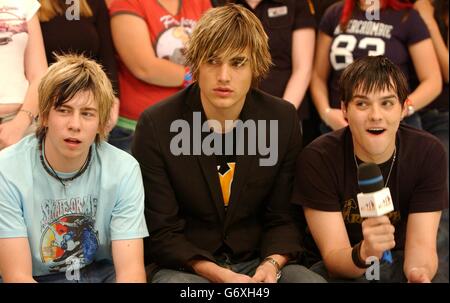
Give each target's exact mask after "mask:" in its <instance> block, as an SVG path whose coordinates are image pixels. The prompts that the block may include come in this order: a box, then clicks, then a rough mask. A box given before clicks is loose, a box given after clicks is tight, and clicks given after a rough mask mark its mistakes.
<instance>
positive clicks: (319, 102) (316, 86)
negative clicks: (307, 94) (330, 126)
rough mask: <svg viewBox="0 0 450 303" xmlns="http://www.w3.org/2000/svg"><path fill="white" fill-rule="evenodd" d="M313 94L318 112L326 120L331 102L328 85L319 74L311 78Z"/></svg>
mask: <svg viewBox="0 0 450 303" xmlns="http://www.w3.org/2000/svg"><path fill="white" fill-rule="evenodd" d="M311 96H312V100H313V103H314V105H315V106H316V109H317V112H318V113H319V115H320V117H321V118H322V120H324V117H325V114H326V112H325V111H326V109H327V108H330V102H329V99H328V87H327V85H326V82H325V81H324V80H323V79H321V78H320V77H319V76H318V75H314V74H313V76H312V78H311Z"/></svg>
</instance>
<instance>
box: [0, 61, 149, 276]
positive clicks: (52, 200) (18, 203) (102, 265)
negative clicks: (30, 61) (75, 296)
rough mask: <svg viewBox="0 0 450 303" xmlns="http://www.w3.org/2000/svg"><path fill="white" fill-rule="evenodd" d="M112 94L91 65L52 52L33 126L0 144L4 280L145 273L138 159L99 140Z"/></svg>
mask: <svg viewBox="0 0 450 303" xmlns="http://www.w3.org/2000/svg"><path fill="white" fill-rule="evenodd" d="M113 102H114V95H113V91H112V88H111V83H110V82H109V80H108V78H107V76H106V74H105V73H104V72H103V70H102V69H101V67H100V65H98V64H97V63H95V62H94V61H91V60H88V59H86V58H85V57H82V56H75V55H68V56H62V57H59V58H58V61H57V62H56V63H55V64H53V65H52V66H51V67H50V68H49V70H48V72H47V74H46V75H45V76H44V78H43V79H42V81H41V83H40V85H39V122H38V129H37V131H36V135H30V136H28V137H25V138H24V139H22V140H21V141H20V142H18V143H17V144H15V145H13V146H11V147H9V148H6V149H4V150H2V151H1V152H0V213H1V216H0V272H1V274H2V278H3V281H4V282H34V281H37V282H66V281H69V282H77V281H78V282H112V281H114V280H116V281H117V282H145V281H146V278H145V270H144V263H143V240H142V238H144V237H146V236H148V232H147V227H146V223H145V218H144V214H143V211H144V190H143V186H142V178H141V172H140V169H139V165H138V163H137V162H136V160H134V159H133V158H132V157H131V156H130V155H128V154H127V153H125V152H123V151H120V150H118V149H116V148H114V147H112V146H111V145H109V144H108V143H106V142H104V141H103V140H104V139H105V137H106V125H107V122H108V119H109V116H110V111H111V107H112V105H113Z"/></svg>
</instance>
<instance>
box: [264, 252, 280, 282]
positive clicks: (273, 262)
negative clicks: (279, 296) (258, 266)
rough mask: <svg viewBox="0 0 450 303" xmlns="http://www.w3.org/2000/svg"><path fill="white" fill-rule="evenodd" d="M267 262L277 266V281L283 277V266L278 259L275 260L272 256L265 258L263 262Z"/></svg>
mask: <svg viewBox="0 0 450 303" xmlns="http://www.w3.org/2000/svg"><path fill="white" fill-rule="evenodd" d="M265 262H268V263H270V264H272V265H273V266H274V267H275V269H276V271H277V281H278V280H279V279H280V278H281V266H280V263H278V262H277V260H275V259H274V258H272V257H267V258H265V259H264V260H263V262H262V263H265Z"/></svg>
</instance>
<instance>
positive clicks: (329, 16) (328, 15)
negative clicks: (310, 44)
mask: <svg viewBox="0 0 450 303" xmlns="http://www.w3.org/2000/svg"><path fill="white" fill-rule="evenodd" d="M341 8H342V3H341V2H339V3H336V4H334V5H332V6H330V7H329V8H328V9H327V10H326V11H325V13H324V14H323V16H322V19H321V20H320V24H319V30H320V31H321V32H324V33H325V34H327V35H328V36H330V37H333V36H334V30H335V29H336V26H337V25H339V19H340V17H341V11H342V9H341Z"/></svg>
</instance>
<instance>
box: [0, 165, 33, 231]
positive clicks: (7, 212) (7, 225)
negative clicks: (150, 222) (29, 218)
mask: <svg viewBox="0 0 450 303" xmlns="http://www.w3.org/2000/svg"><path fill="white" fill-rule="evenodd" d="M20 197H21V195H20V193H19V192H18V191H17V189H16V187H15V186H14V184H11V182H10V181H8V180H7V179H6V178H5V176H4V175H3V174H2V173H0V238H19V237H27V236H28V235H27V227H26V224H25V219H24V215H23V208H22V203H21V201H20Z"/></svg>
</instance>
